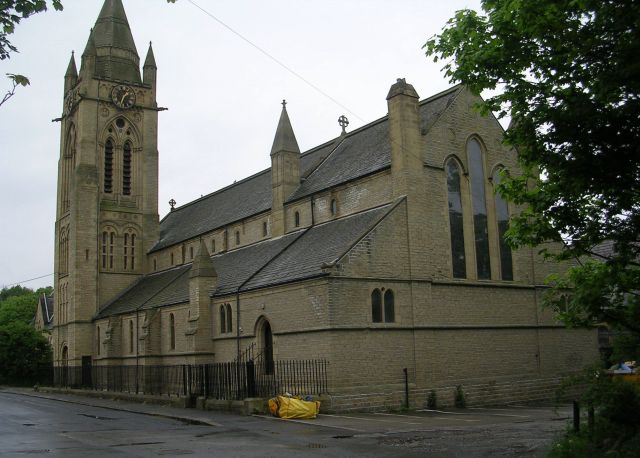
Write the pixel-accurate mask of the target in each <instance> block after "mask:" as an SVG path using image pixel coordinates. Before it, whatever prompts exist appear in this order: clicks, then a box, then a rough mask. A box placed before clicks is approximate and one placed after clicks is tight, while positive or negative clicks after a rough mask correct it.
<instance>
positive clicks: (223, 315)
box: [220, 305, 227, 334]
mask: <svg viewBox="0 0 640 458" xmlns="http://www.w3.org/2000/svg"><path fill="white" fill-rule="evenodd" d="M225 332H227V317H226V311H225V308H224V305H221V306H220V334H224V333H225Z"/></svg>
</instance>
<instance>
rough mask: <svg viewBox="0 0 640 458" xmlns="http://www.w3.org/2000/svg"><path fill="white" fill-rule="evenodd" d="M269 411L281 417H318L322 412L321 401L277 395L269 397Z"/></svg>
mask: <svg viewBox="0 0 640 458" xmlns="http://www.w3.org/2000/svg"><path fill="white" fill-rule="evenodd" d="M269 411H270V412H271V414H272V415H274V416H276V417H280V418H307V419H308V418H316V416H317V415H318V413H319V412H320V401H303V400H302V399H298V398H289V397H286V396H276V397H275V398H271V399H269Z"/></svg>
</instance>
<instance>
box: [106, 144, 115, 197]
mask: <svg viewBox="0 0 640 458" xmlns="http://www.w3.org/2000/svg"><path fill="white" fill-rule="evenodd" d="M104 192H105V193H107V194H111V193H112V192H113V141H112V140H111V139H110V138H109V139H108V140H107V143H105V145H104Z"/></svg>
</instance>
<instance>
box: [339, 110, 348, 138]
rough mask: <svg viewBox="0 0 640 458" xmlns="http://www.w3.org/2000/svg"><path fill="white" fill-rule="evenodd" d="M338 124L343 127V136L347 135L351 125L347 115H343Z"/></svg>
mask: <svg viewBox="0 0 640 458" xmlns="http://www.w3.org/2000/svg"><path fill="white" fill-rule="evenodd" d="M338 124H340V127H342V135H344V134H346V133H347V126H348V125H349V120H348V119H347V117H346V116H345V115H342V116H340V117H339V118H338Z"/></svg>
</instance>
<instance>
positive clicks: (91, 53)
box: [82, 29, 96, 58]
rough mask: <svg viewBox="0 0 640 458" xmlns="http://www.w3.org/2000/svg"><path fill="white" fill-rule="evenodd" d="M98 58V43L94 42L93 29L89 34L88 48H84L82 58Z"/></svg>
mask: <svg viewBox="0 0 640 458" xmlns="http://www.w3.org/2000/svg"><path fill="white" fill-rule="evenodd" d="M95 56H96V43H95V41H94V40H93V29H91V31H90V32H89V39H88V40H87V46H85V47H84V51H83V52H82V57H83V58H85V57H95Z"/></svg>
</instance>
